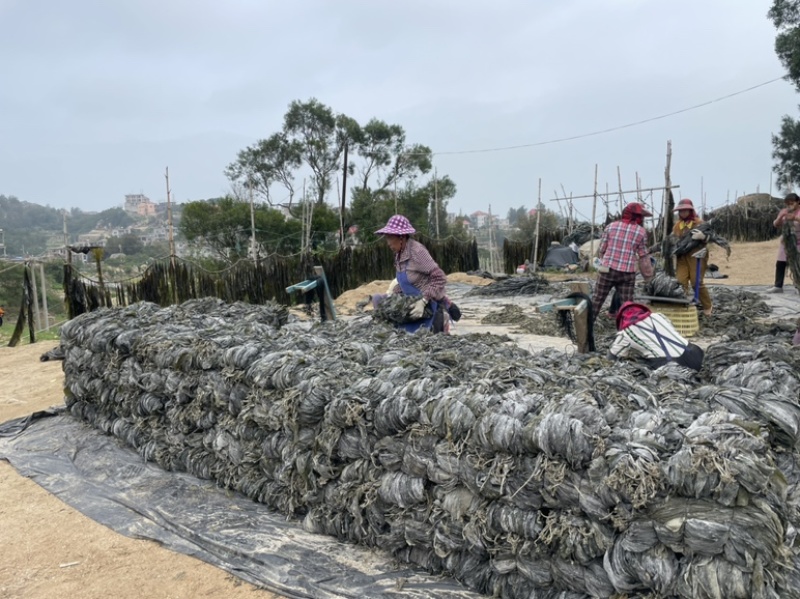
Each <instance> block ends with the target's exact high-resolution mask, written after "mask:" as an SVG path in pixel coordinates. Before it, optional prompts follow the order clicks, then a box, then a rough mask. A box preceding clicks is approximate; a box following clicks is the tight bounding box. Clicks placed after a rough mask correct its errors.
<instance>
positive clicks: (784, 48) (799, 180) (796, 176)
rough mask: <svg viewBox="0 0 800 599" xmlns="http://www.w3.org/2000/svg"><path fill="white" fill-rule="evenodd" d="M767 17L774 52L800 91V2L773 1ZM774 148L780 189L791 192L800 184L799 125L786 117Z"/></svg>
mask: <svg viewBox="0 0 800 599" xmlns="http://www.w3.org/2000/svg"><path fill="white" fill-rule="evenodd" d="M767 14H768V16H769V18H770V19H771V20H772V23H773V25H775V28H776V29H777V30H778V35H777V36H776V37H775V53H776V54H777V55H778V58H779V59H780V61H781V64H783V66H784V67H785V68H786V70H787V71H788V75H787V78H788V79H789V80H790V81H792V83H794V85H795V87H796V88H797V89H798V91H800V0H774V2H773V4H772V8H770V10H769V12H768V13H767ZM772 147H773V151H772V158H773V159H774V160H775V161H776V163H775V165H774V166H773V167H772V170H773V171H774V172H775V174H776V175H777V185H778V188H779V189H782V190H787V191H788V190H790V189H792V188H793V187H795V186H796V185H800V122H798V121H796V120H794V119H793V118H792V117H790V116H788V115H784V117H783V119H782V121H781V130H780V132H779V133H778V134H777V135H773V136H772Z"/></svg>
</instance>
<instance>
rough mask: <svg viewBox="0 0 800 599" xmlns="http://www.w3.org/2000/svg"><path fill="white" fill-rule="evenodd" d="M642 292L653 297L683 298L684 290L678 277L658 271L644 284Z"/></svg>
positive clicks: (684, 295)
mask: <svg viewBox="0 0 800 599" xmlns="http://www.w3.org/2000/svg"><path fill="white" fill-rule="evenodd" d="M644 294H645V295H650V296H654V297H671V298H685V297H686V290H685V289H684V288H683V285H681V284H680V283H679V282H678V279H676V278H675V277H671V276H669V275H668V274H666V273H665V272H663V271H659V272H657V273H655V274H654V275H653V278H652V279H650V280H649V281H647V282H646V283H645V284H644Z"/></svg>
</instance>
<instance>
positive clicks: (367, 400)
mask: <svg viewBox="0 0 800 599" xmlns="http://www.w3.org/2000/svg"><path fill="white" fill-rule="evenodd" d="M277 320H279V319H277ZM272 322H273V321H272V317H271V316H270V315H269V314H266V313H264V312H263V308H259V307H252V311H251V312H247V311H246V310H245V308H243V307H240V306H238V305H237V306H231V307H227V306H222V305H212V304H211V303H204V304H200V303H197V304H185V305H183V306H180V307H178V308H167V309H159V308H158V307H157V306H154V305H150V304H138V305H135V306H131V307H128V308H124V309H115V310H104V311H99V312H94V313H90V314H86V315H83V316H81V317H78V318H76V319H74V320H72V321H70V322H69V323H67V324H66V325H65V326H64V327H63V329H62V344H63V346H64V349H65V361H64V372H65V382H66V388H67V405H68V407H69V410H70V412H71V413H72V414H74V415H75V416H77V417H79V418H81V419H83V420H85V421H87V422H90V423H92V424H93V425H94V426H96V427H98V428H99V429H101V430H103V431H105V432H107V433H110V434H113V435H115V436H117V437H119V438H120V439H122V440H124V441H125V442H126V443H128V444H130V445H131V446H132V447H134V448H136V449H137V450H138V451H139V452H140V453H141V454H142V455H143V456H144V457H145V458H146V459H148V460H152V461H154V462H157V463H158V464H160V465H162V466H163V467H164V468H168V469H173V470H185V471H188V472H191V473H194V474H195V475H198V476H201V477H205V478H210V479H213V480H215V481H217V482H218V483H219V484H220V485H222V486H224V487H226V488H230V489H235V490H237V491H240V492H242V493H244V494H246V495H247V496H249V497H251V498H253V499H254V500H256V501H259V502H262V503H264V504H266V505H268V506H270V507H271V508H274V509H276V510H280V511H281V512H283V513H285V514H288V515H293V516H295V517H300V518H302V519H303V523H304V526H305V527H306V528H307V529H308V530H311V531H315V532H320V533H326V534H330V535H335V536H336V537H338V538H340V539H343V540H348V541H353V542H358V543H362V544H365V545H367V546H372V547H379V548H382V549H385V550H387V551H389V552H391V554H392V555H394V556H395V557H397V558H398V559H400V560H403V561H406V562H411V563H415V564H419V565H421V566H423V567H425V568H426V569H428V570H429V571H431V572H441V573H446V574H448V575H451V576H454V577H455V578H457V579H458V580H460V581H462V582H463V583H464V584H465V585H467V586H468V587H470V588H472V589H475V590H477V591H480V592H483V593H486V594H489V595H493V596H497V597H504V598H513V599H517V598H526V599H527V598H542V597H544V598H555V597H563V598H570V599H580V598H584V597H586V598H588V597H610V596H620V597H622V596H625V597H628V598H630V599H633V598H639V599H643V598H645V597H648V598H653V597H684V598H689V597H691V598H701V599H702V598H705V597H726V598H727V597H741V598H743V597H764V598H769V599H773V598H774V599H777V598H778V597H781V598H788V597H800V547H796V546H795V543H794V541H795V536H796V533H797V528H798V525H799V524H800V454H799V453H798V450H797V448H798V444H799V443H800V405H798V394H799V393H800V380H799V379H798V372H799V371H798V367H800V363H798V358H799V357H800V356H798V354H797V352H793V351H792V350H791V348H790V346H789V345H788V344H786V343H779V342H776V341H775V340H774V339H760V338H756V339H752V340H747V341H738V342H733V343H725V344H718V345H712V346H711V347H709V348H708V350H707V353H706V367H705V368H704V369H703V370H702V371H701V372H700V373H695V372H693V371H689V370H687V369H683V368H681V367H679V366H676V365H674V364H669V365H667V366H665V367H662V368H660V369H658V370H655V371H651V370H649V369H647V368H645V367H643V366H641V365H638V364H636V363H633V362H619V363H612V362H610V361H608V360H606V359H605V358H604V357H602V356H601V355H600V354H586V355H572V356H568V355H566V354H565V353H563V352H561V351H556V350H548V351H545V352H541V353H538V354H530V353H528V352H526V351H524V350H522V349H520V348H518V347H515V346H513V345H511V344H508V343H504V342H502V340H500V339H499V338H493V337H491V336H483V337H480V338H477V337H467V336H453V335H430V334H424V333H423V334H416V335H407V334H405V333H403V332H398V331H396V330H394V329H392V328H391V327H388V326H379V325H376V324H374V323H372V322H370V321H369V320H368V319H358V320H355V321H351V322H349V323H347V322H343V321H336V322H328V323H316V324H313V325H311V326H308V325H301V324H300V323H298V324H288V325H286V326H282V327H281V328H280V329H278V328H275V327H273V326H271V323H272Z"/></svg>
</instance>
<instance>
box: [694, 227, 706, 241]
mask: <svg viewBox="0 0 800 599" xmlns="http://www.w3.org/2000/svg"><path fill="white" fill-rule="evenodd" d="M692 239H694V240H695V241H705V239H706V234H705V233H703V232H702V231H701V230H700V229H695V230H694V231H692Z"/></svg>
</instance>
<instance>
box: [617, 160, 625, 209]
mask: <svg viewBox="0 0 800 599" xmlns="http://www.w3.org/2000/svg"><path fill="white" fill-rule="evenodd" d="M617 185H619V213H620V214H622V210H623V208H625V197H624V196H623V195H622V175H621V174H620V172H619V167H617Z"/></svg>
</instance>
